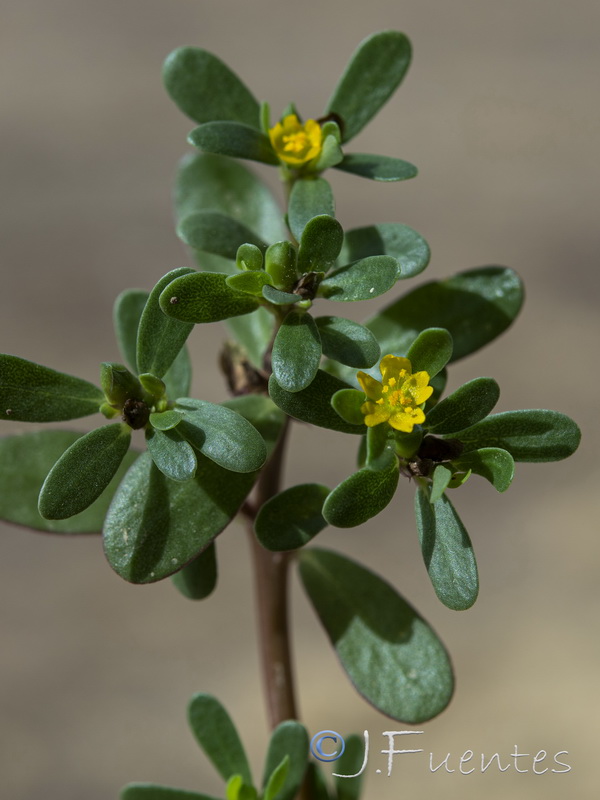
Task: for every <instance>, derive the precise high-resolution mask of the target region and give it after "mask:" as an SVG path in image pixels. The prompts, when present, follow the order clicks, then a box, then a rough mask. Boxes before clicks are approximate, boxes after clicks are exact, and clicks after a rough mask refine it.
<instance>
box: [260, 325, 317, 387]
mask: <svg viewBox="0 0 600 800" xmlns="http://www.w3.org/2000/svg"><path fill="white" fill-rule="evenodd" d="M320 361H321V337H320V336H319V330H318V328H317V326H316V324H315V321H314V320H313V318H312V317H311V316H310V314H308V313H306V312H304V311H290V312H289V313H288V314H286V316H285V318H284V320H283V322H282V324H281V327H280V328H279V330H278V331H277V336H276V337H275V341H274V342H273V352H272V354H271V364H272V367H273V375H274V376H275V380H276V381H277V383H278V384H279V385H280V386H281V387H282V388H283V389H285V390H286V392H300V391H302V389H306V387H307V386H309V385H310V384H311V383H312V381H313V380H314V378H315V375H316V374H317V370H318V369H319V363H320Z"/></svg>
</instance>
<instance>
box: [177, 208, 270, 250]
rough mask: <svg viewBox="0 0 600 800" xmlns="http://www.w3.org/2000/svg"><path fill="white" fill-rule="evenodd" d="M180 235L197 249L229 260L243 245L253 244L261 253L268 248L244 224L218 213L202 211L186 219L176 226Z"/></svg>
mask: <svg viewBox="0 0 600 800" xmlns="http://www.w3.org/2000/svg"><path fill="white" fill-rule="evenodd" d="M177 235H178V236H179V237H180V239H181V240H182V241H184V242H185V243H186V244H187V245H189V246H190V247H193V248H194V249H195V250H204V251H205V252H207V253H214V254H215V255H218V256H223V257H224V258H230V259H235V257H236V255H237V251H238V248H239V247H240V245H242V244H254V245H256V246H257V247H259V248H260V249H261V250H264V249H265V248H266V246H267V245H266V244H265V242H263V240H262V239H261V238H260V236H257V234H255V233H253V231H251V230H250V228H248V227H247V226H246V225H244V224H243V223H242V222H238V221H237V220H236V219H234V218H233V217H229V216H227V214H221V213H220V212H219V211H199V212H197V213H196V214H190V215H189V216H188V217H184V218H183V219H182V220H181V222H180V223H179V225H178V227H177Z"/></svg>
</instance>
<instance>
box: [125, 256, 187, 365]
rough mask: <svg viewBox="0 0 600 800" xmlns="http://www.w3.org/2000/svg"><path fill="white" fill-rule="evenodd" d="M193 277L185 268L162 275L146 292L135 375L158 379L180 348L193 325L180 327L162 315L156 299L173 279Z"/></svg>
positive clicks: (138, 337) (138, 338)
mask: <svg viewBox="0 0 600 800" xmlns="http://www.w3.org/2000/svg"><path fill="white" fill-rule="evenodd" d="M195 274H196V273H195V272H194V270H193V269H189V267H181V268H180V269H174V270H172V271H171V272H168V273H167V274H166V275H164V276H163V277H162V278H161V279H160V280H159V281H158V283H157V284H156V286H155V287H154V289H152V291H151V292H150V295H149V297H148V301H147V303H146V305H145V307H144V310H143V312H142V316H141V318H140V324H139V327H138V333H137V369H138V373H142V372H151V373H152V374H153V375H155V376H156V377H157V378H162V377H163V375H164V374H165V373H166V372H167V370H168V369H169V367H170V366H171V365H172V364H173V362H174V360H175V358H176V357H177V355H178V354H179V352H180V350H181V348H182V347H183V346H184V344H185V341H186V339H187V337H188V336H189V335H190V333H191V330H192V328H193V325H190V324H186V325H183V324H182V323H181V322H179V321H178V320H176V319H170V318H169V317H167V316H165V314H163V312H162V311H161V306H160V305H159V298H160V296H161V294H162V292H163V291H164V290H166V289H168V287H169V286H170V285H171V284H172V283H173V282H174V281H175V280H177V279H181V278H182V277H185V276H186V275H195Z"/></svg>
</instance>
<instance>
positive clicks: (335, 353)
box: [315, 317, 381, 369]
mask: <svg viewBox="0 0 600 800" xmlns="http://www.w3.org/2000/svg"><path fill="white" fill-rule="evenodd" d="M315 323H316V325H317V328H318V330H319V334H320V336H321V343H322V347H323V354H324V355H326V356H327V357H328V358H333V359H334V360H335V361H339V362H340V363H341V364H346V365H347V366H349V367H355V368H356V369H367V368H368V367H372V366H373V364H376V363H377V361H379V356H380V355H381V350H380V348H379V344H378V342H377V339H376V338H375V337H374V336H373V334H372V333H371V331H370V330H369V329H368V328H365V326H364V325H359V323H358V322H352V321H351V320H349V319H345V318H344V317H316V318H315Z"/></svg>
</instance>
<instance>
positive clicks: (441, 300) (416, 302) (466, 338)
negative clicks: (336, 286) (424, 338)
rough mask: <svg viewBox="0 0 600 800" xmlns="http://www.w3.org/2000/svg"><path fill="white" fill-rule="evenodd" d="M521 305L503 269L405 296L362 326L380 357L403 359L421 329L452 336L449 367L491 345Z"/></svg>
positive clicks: (513, 277)
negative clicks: (390, 355) (374, 340)
mask: <svg viewBox="0 0 600 800" xmlns="http://www.w3.org/2000/svg"><path fill="white" fill-rule="evenodd" d="M522 303H523V287H522V284H521V280H520V279H519V276H518V275H517V274H516V273H515V272H513V270H511V269H507V268H505V267H480V268H477V269H472V270H468V271H466V272H461V273H459V274H458V275H455V276H453V277H452V278H448V279H447V280H445V281H432V282H431V283H426V284H425V285H423V286H420V287H419V288H418V289H414V290H413V291H412V292H409V293H408V294H405V295H404V296H403V297H401V298H400V299H399V300H396V301H395V302H394V303H392V304H391V305H390V306H388V307H387V308H384V309H383V311H381V312H379V313H378V314H376V315H375V316H374V317H372V318H371V319H370V320H369V321H368V322H367V327H368V328H369V329H370V330H371V331H372V332H373V333H374V334H375V336H376V338H377V340H378V341H379V344H380V345H381V351H382V352H383V353H394V354H395V355H404V354H405V353H406V351H407V350H408V348H409V347H410V344H411V342H412V341H413V340H414V339H415V337H416V336H417V334H419V333H420V332H421V331H422V330H425V328H431V327H440V328H446V330H447V331H448V332H449V333H450V335H451V336H452V340H453V342H454V350H453V355H452V361H456V360H457V359H459V358H463V357H464V356H467V355H469V354H470V353H473V352H475V351H476V350H479V348H481V347H483V346H484V345H486V344H488V343H489V342H491V341H492V340H493V339H495V338H496V337H497V336H499V335H500V334H501V333H502V332H503V331H505V330H506V329H507V328H508V326H509V325H510V324H511V323H512V321H513V320H514V319H515V317H516V316H517V314H518V313H519V310H520V308H521V305H522Z"/></svg>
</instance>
